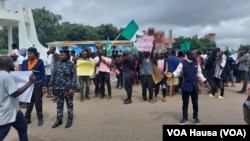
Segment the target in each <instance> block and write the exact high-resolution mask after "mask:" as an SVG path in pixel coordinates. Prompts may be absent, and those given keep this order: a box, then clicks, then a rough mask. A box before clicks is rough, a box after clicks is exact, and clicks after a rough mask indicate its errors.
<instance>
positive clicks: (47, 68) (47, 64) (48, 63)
mask: <svg viewBox="0 0 250 141" xmlns="http://www.w3.org/2000/svg"><path fill="white" fill-rule="evenodd" d="M52 59H53V54H50V55H49V56H48V57H47V58H46V59H45V63H44V64H45V65H44V66H45V74H46V75H51V63H52Z"/></svg>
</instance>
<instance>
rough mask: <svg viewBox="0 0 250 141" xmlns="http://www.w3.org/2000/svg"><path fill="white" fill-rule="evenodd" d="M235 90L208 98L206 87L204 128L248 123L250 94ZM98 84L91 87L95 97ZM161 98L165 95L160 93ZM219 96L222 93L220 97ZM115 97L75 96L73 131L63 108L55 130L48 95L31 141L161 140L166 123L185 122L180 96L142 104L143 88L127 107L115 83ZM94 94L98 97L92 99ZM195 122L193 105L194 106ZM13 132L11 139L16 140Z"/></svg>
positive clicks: (31, 128)
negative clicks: (245, 113)
mask: <svg viewBox="0 0 250 141" xmlns="http://www.w3.org/2000/svg"><path fill="white" fill-rule="evenodd" d="M235 85H236V87H225V98H224V99H218V97H214V98H209V97H208V94H207V93H206V91H207V90H206V88H204V87H203V88H202V93H201V94H200V95H199V118H200V120H201V122H202V124H203V125H204V124H241V125H242V124H244V125H245V124H246V123H245V122H244V119H243V107H242V106H243V102H244V100H245V99H246V98H247V95H246V94H237V93H236V92H237V91H238V90H240V89H241V87H242V83H240V84H238V83H235ZM93 88H94V85H91V93H93ZM160 94H161V93H160ZM218 94H219V93H217V95H218ZM112 95H113V96H112V97H113V98H112V99H106V98H104V99H100V98H92V99H91V100H85V101H84V102H80V98H79V97H80V96H79V94H75V97H74V100H75V101H74V109H75V113H74V121H73V125H72V127H70V128H68V129H65V128H64V126H65V123H66V118H67V111H66V107H65V109H64V119H63V125H62V126H59V127H58V128H55V129H52V128H51V126H52V125H53V123H54V121H55V119H56V103H53V102H52V101H51V99H50V98H46V97H45V96H44V98H43V100H44V103H43V105H44V107H43V109H44V110H43V111H44V125H43V126H41V127H38V126H37V118H36V113H35V107H34V109H33V113H32V124H30V125H29V126H28V127H29V129H28V134H29V139H30V141H99V140H101V141H118V140H119V141H161V140H162V125H163V124H167V125H170V124H174V125H176V124H177V123H178V122H179V120H180V119H181V118H182V110H181V107H182V100H181V95H180V94H178V95H175V96H173V97H167V101H166V102H162V101H161V99H160V98H161V95H159V96H158V97H159V99H158V101H157V102H155V103H149V102H141V101H140V99H141V87H140V86H134V88H133V96H132V97H133V103H132V104H129V105H124V104H123V99H124V98H125V97H126V93H125V90H124V89H116V88H115V82H112ZM91 96H93V94H92V95H91ZM189 118H190V121H189V123H190V124H193V123H192V121H191V119H192V103H191V100H190V105H189ZM17 140H18V136H17V133H16V131H15V129H14V128H12V129H11V131H10V133H9V135H8V136H7V138H6V141H17Z"/></svg>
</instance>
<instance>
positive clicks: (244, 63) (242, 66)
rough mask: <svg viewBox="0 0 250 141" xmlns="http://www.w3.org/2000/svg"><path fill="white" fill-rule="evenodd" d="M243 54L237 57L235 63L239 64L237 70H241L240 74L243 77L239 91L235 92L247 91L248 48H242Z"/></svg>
mask: <svg viewBox="0 0 250 141" xmlns="http://www.w3.org/2000/svg"><path fill="white" fill-rule="evenodd" d="M242 54H243V56H241V57H239V58H237V60H236V64H239V66H238V70H240V71H241V76H242V78H243V80H244V81H243V86H242V88H241V90H240V91H238V92H237V93H240V94H244V93H246V91H247V83H248V71H249V60H250V55H249V53H248V48H243V49H242Z"/></svg>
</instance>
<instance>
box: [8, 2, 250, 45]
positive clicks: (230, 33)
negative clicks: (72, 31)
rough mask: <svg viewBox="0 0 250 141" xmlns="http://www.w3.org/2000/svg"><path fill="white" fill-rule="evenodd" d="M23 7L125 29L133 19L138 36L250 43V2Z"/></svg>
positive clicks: (37, 4) (43, 4)
mask: <svg viewBox="0 0 250 141" xmlns="http://www.w3.org/2000/svg"><path fill="white" fill-rule="evenodd" d="M18 1H19V0H8V1H7V2H6V4H5V7H6V9H8V10H14V9H15V8H16V9H17V3H18ZM20 1H22V4H23V7H24V8H31V9H33V8H42V7H45V8H46V9H47V10H50V11H51V12H52V13H54V14H59V15H61V16H62V17H63V20H62V21H69V22H71V23H81V24H84V25H91V26H99V25H101V24H110V23H112V24H113V25H114V26H116V27H117V28H122V27H125V26H126V25H127V24H128V23H129V22H130V21H131V20H132V19H134V20H135V22H136V23H137V24H138V25H139V33H140V32H141V33H142V31H143V30H147V29H148V27H154V28H155V30H156V31H162V30H163V31H165V36H168V31H169V30H170V29H172V31H173V37H174V38H176V37H179V36H185V37H192V36H193V35H198V37H199V38H200V37H203V36H204V35H205V34H208V33H216V43H217V46H218V47H221V48H224V47H225V46H229V47H231V48H234V49H237V48H238V47H239V46H240V44H243V45H249V44H250V12H249V9H250V0H20Z"/></svg>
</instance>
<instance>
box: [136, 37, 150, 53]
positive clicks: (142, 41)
mask: <svg viewBox="0 0 250 141" xmlns="http://www.w3.org/2000/svg"><path fill="white" fill-rule="evenodd" d="M153 41H154V36H144V37H141V38H137V39H136V42H135V46H136V48H137V49H138V51H140V52H151V51H152V48H153Z"/></svg>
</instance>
